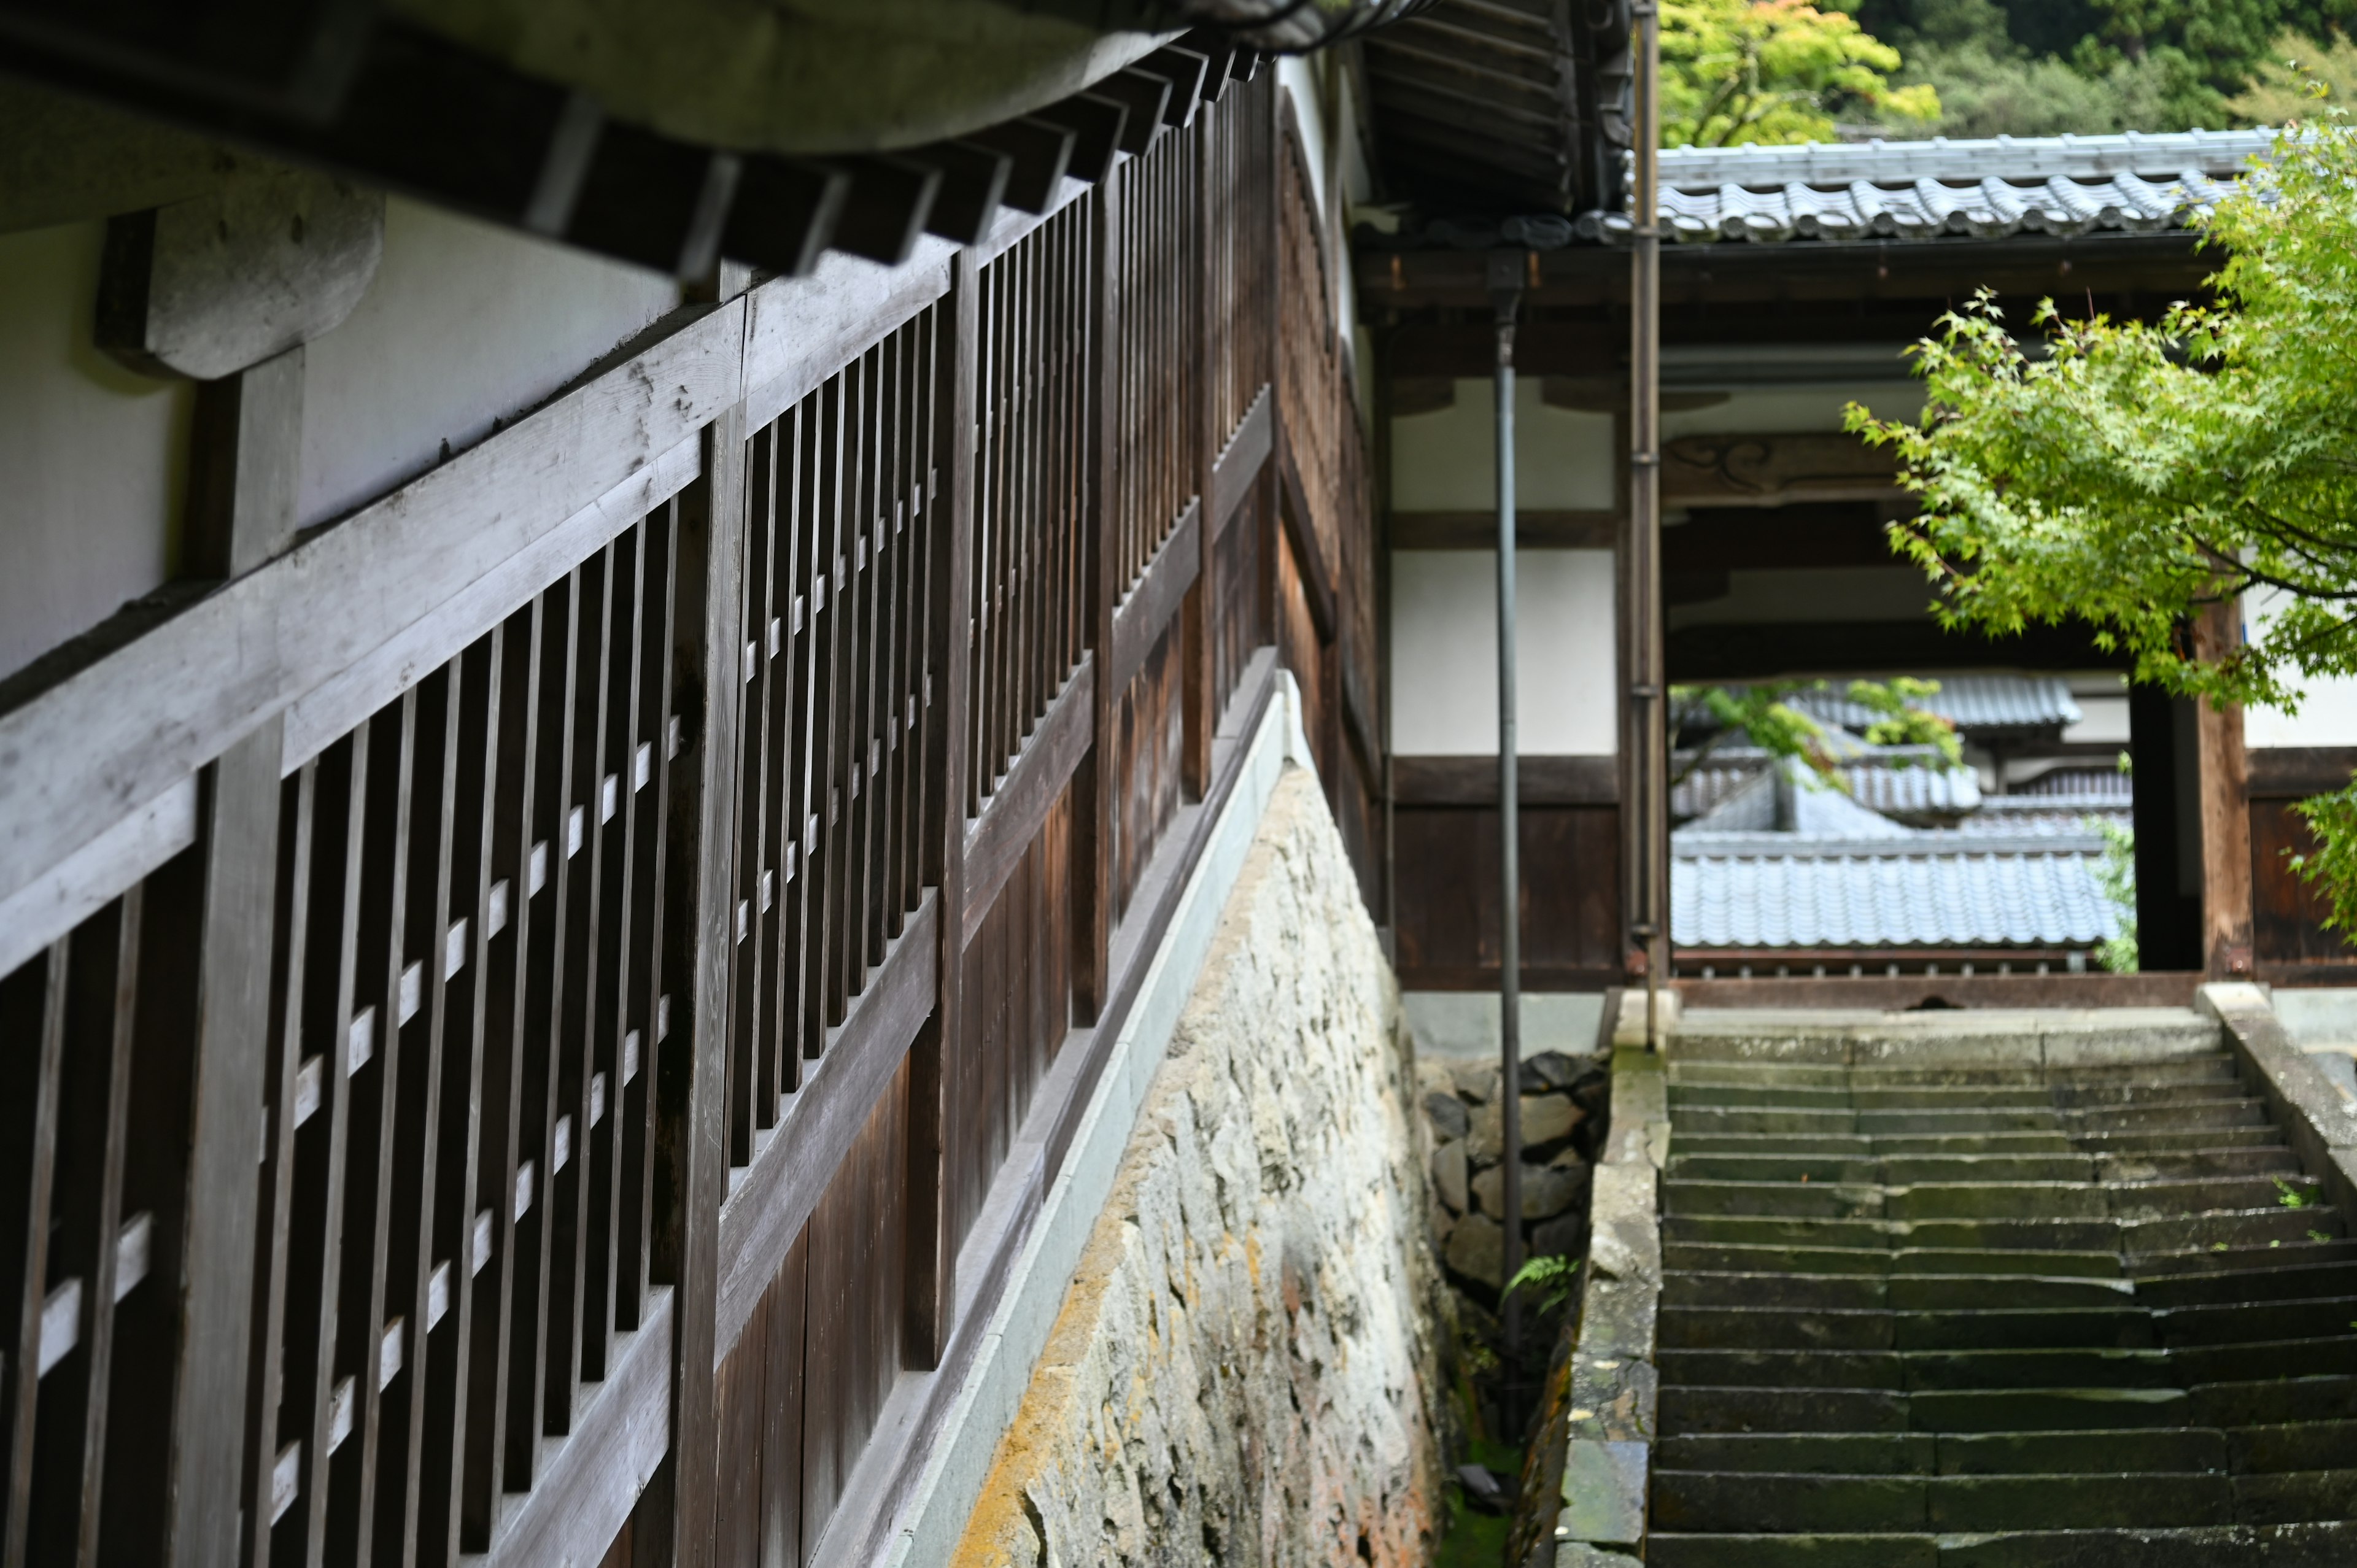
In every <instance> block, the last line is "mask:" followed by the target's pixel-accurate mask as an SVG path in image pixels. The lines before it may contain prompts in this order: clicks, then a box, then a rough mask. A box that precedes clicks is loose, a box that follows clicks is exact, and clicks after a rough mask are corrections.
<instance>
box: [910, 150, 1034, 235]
mask: <svg viewBox="0 0 2357 1568" xmlns="http://www.w3.org/2000/svg"><path fill="white" fill-rule="evenodd" d="M911 156H912V157H913V159H914V161H917V162H920V163H928V164H931V165H933V166H936V167H938V168H939V169H940V170H941V171H942V185H941V190H940V192H939V194H937V195H936V196H935V197H934V198H933V207H932V210H931V212H929V213H927V214H926V216H925V232H927V233H928V234H937V235H939V236H941V237H942V239H944V240H947V241H949V242H951V243H952V244H957V245H972V244H975V243H978V242H980V241H981V240H982V238H983V236H984V235H985V234H987V233H989V232H990V226H991V225H992V224H993V223H995V222H996V221H997V220H998V206H999V203H1000V202H1002V201H1004V200H1006V182H1007V180H1008V178H1009V177H1010V176H1012V174H1013V173H1014V169H1015V159H1014V157H1013V156H1011V155H1010V154H1007V153H1005V152H1002V151H1000V150H999V149H998V148H996V147H993V146H990V145H987V144H985V143H982V142H935V143H933V144H932V145H930V146H926V147H920V148H919V149H918V150H917V152H916V153H915V154H913V155H911Z"/></svg>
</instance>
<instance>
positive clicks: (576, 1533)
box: [463, 1286, 673, 1568]
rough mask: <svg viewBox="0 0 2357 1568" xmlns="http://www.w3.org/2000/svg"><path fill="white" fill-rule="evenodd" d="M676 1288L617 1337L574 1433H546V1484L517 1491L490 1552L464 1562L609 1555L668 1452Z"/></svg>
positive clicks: (651, 1302) (501, 1567) (513, 1564)
mask: <svg viewBox="0 0 2357 1568" xmlns="http://www.w3.org/2000/svg"><path fill="white" fill-rule="evenodd" d="M672 1299H673V1298H672V1292H671V1289H670V1287H669V1286H663V1287H661V1288H659V1289H657V1290H656V1291H655V1292H654V1293H653V1294H651V1296H650V1298H649V1299H648V1303H647V1312H646V1316H645V1317H644V1318H643V1319H642V1320H641V1321H640V1325H639V1326H638V1327H637V1328H636V1329H634V1330H632V1331H630V1333H627V1334H623V1335H619V1336H617V1339H616V1344H615V1354H614V1360H613V1372H612V1375H611V1376H609V1377H608V1378H607V1380H605V1381H604V1382H602V1383H599V1384H597V1385H596V1387H595V1390H594V1391H593V1392H591V1393H590V1394H589V1395H588V1396H587V1398H586V1399H584V1400H583V1401H582V1402H581V1405H580V1408H579V1409H578V1410H576V1412H574V1428H575V1432H576V1434H577V1435H575V1436H572V1437H569V1438H568V1437H544V1438H542V1439H541V1440H540V1445H541V1452H542V1459H541V1462H540V1465H539V1466H538V1474H539V1477H540V1482H539V1484H538V1485H537V1486H535V1487H533V1489H532V1490H531V1491H529V1492H527V1493H524V1494H522V1495H521V1496H519V1495H516V1494H513V1493H511V1494H510V1495H509V1496H508V1498H506V1509H505V1511H504V1512H503V1513H502V1514H501V1516H500V1530H499V1533H498V1534H497V1535H495V1536H494V1537H493V1538H492V1540H491V1549H490V1551H489V1552H485V1553H483V1554H482V1555H480V1556H475V1555H472V1554H469V1555H468V1556H467V1557H466V1558H464V1559H463V1561H465V1562H468V1563H490V1564H496V1565H497V1568H535V1565H537V1564H540V1563H597V1562H599V1561H601V1560H603V1559H604V1557H605V1555H606V1552H607V1550H608V1548H609V1547H610V1546H611V1545H612V1544H613V1541H614V1537H615V1536H616V1535H617V1534H619V1532H620V1530H621V1528H622V1526H623V1524H624V1523H625V1522H626V1521H628V1520H629V1519H630V1509H631V1507H632V1506H633V1505H634V1504H635V1503H636V1502H637V1501H638V1497H639V1494H640V1492H641V1491H643V1490H645V1489H646V1485H647V1482H648V1481H649V1480H651V1478H652V1477H653V1476H654V1473H655V1470H656V1467H657V1466H660V1465H661V1464H662V1459H663V1455H666V1454H668V1453H669V1452H670V1451H671V1362H672Z"/></svg>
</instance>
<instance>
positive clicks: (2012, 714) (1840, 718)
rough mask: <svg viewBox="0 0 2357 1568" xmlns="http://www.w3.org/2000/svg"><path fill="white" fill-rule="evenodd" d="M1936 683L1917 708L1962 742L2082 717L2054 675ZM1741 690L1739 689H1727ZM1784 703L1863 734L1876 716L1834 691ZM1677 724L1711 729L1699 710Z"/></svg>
mask: <svg viewBox="0 0 2357 1568" xmlns="http://www.w3.org/2000/svg"><path fill="white" fill-rule="evenodd" d="M1938 680H1939V682H1940V689H1939V691H1937V692H1935V693H1932V695H1931V696H1929V697H1927V698H1925V699H1924V700H1923V702H1922V704H1921V705H1922V706H1923V707H1924V708H1925V709H1926V710H1928V711H1929V712H1932V713H1935V714H1940V715H1941V716H1942V717H1943V718H1945V719H1947V720H1948V721H1949V722H1950V723H1952V724H1953V725H1955V726H1956V728H1958V729H1959V730H1961V731H1963V732H1964V735H1965V736H1973V735H1975V734H1987V733H1990V732H1993V731H2008V732H2019V731H2023V730H2060V729H2061V728H2062V727H2063V726H2064V725H2074V724H2077V723H2078V722H2079V721H2080V720H2081V719H2082V718H2083V717H2084V716H2085V714H2083V713H2082V712H2081V711H2080V708H2079V704H2078V703H2077V701H2076V700H2074V699H2073V698H2072V695H2071V682H2069V681H2067V680H2065V679H2064V678H2063V677H2061V676H2060V675H1943V676H1940V677H1938ZM1743 689H1744V688H1743V687H1742V686H1741V685H1739V684H1738V685H1730V686H1729V687H1728V688H1727V690H1729V691H1734V692H1739V691H1742V690H1743ZM1785 701H1786V702H1787V703H1790V704H1791V705H1792V706H1793V707H1795V708H1798V709H1800V710H1801V711H1802V712H1803V713H1805V714H1809V715H1810V716H1812V717H1813V718H1815V719H1817V720H1818V721H1819V722H1821V723H1824V724H1829V725H1839V726H1840V727H1842V728H1843V729H1848V730H1864V729H1866V728H1867V727H1868V726H1869V725H1872V724H1873V723H1874V721H1875V720H1876V718H1878V716H1879V715H1878V714H1876V713H1875V712H1874V711H1873V710H1872V709H1870V708H1867V707H1864V706H1861V705H1860V704H1858V703H1853V702H1851V701H1850V700H1849V698H1848V697H1847V696H1846V695H1844V694H1843V693H1842V692H1841V691H1840V690H1838V689H1833V690H1827V691H1823V692H1799V693H1794V694H1793V695H1792V696H1791V697H1788V698H1786V699H1785ZM1677 722H1678V725H1679V726H1680V727H1681V728H1684V729H1693V730H1698V731H1708V730H1710V729H1712V728H1715V727H1716V725H1714V723H1713V721H1712V720H1711V718H1710V715H1709V714H1708V713H1707V712H1705V711H1701V710H1700V708H1699V704H1696V705H1695V706H1693V707H1689V708H1684V709H1681V710H1680V712H1679V713H1678V714H1677Z"/></svg>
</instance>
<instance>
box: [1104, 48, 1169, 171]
mask: <svg viewBox="0 0 2357 1568" xmlns="http://www.w3.org/2000/svg"><path fill="white" fill-rule="evenodd" d="M1090 91H1092V92H1093V93H1095V94H1097V95H1098V96H1100V97H1103V98H1110V99H1112V100H1113V101H1114V102H1116V103H1118V104H1120V105H1121V106H1122V107H1123V108H1124V109H1125V110H1127V111H1128V113H1127V114H1126V115H1125V116H1124V117H1123V120H1122V129H1121V141H1120V144H1119V145H1120V147H1121V150H1122V151H1123V152H1125V153H1127V154H1128V155H1129V156H1131V157H1138V156H1143V155H1144V154H1145V152H1146V148H1148V147H1150V146H1152V145H1154V138H1155V137H1157V136H1158V135H1160V134H1162V124H1163V113H1164V111H1166V110H1167V109H1168V108H1169V106H1170V98H1171V91H1170V82H1169V81H1168V79H1167V78H1165V77H1159V76H1150V75H1148V74H1147V73H1146V72H1145V71H1142V70H1117V71H1115V72H1114V73H1113V74H1112V75H1111V76H1108V77H1106V78H1104V79H1103V81H1099V82H1097V83H1096V84H1095V85H1094V86H1093V87H1092V88H1091V89H1090Z"/></svg>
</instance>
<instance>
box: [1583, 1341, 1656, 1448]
mask: <svg viewBox="0 0 2357 1568" xmlns="http://www.w3.org/2000/svg"><path fill="white" fill-rule="evenodd" d="M1661 1398H1662V1378H1661V1374H1660V1373H1659V1372H1658V1371H1656V1370H1655V1369H1654V1368H1653V1364H1652V1362H1651V1361H1642V1360H1639V1359H1636V1358H1635V1357H1633V1356H1613V1355H1598V1354H1595V1353H1593V1352H1590V1351H1587V1350H1581V1351H1578V1352H1577V1353H1575V1354H1574V1355H1573V1357H1572V1361H1571V1391H1570V1408H1569V1410H1568V1412H1566V1430H1568V1431H1569V1433H1570V1434H1571V1435H1572V1436H1574V1437H1586V1438H1592V1439H1594V1440H1595V1441H1597V1442H1598V1443H1642V1442H1645V1441H1647V1440H1649V1439H1650V1438H1651V1437H1652V1435H1653V1429H1654V1428H1653V1416H1654V1411H1655V1410H1656V1409H1657V1408H1658V1407H1659V1405H1660V1403H1661Z"/></svg>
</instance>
